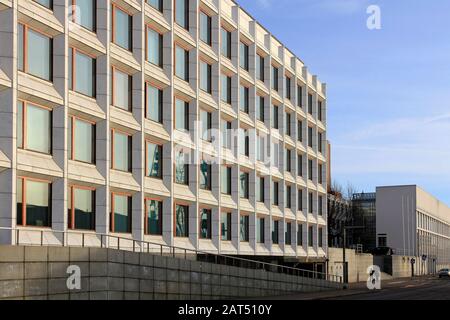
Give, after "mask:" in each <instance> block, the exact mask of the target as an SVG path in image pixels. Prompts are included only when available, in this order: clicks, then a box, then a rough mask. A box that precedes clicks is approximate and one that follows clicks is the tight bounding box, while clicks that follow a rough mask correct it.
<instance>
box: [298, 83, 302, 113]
mask: <svg viewBox="0 0 450 320" xmlns="http://www.w3.org/2000/svg"><path fill="white" fill-rule="evenodd" d="M302 98H303V88H302V87H301V86H297V106H298V107H300V108H302Z"/></svg>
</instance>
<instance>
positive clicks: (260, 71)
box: [256, 55, 264, 81]
mask: <svg viewBox="0 0 450 320" xmlns="http://www.w3.org/2000/svg"><path fill="white" fill-rule="evenodd" d="M256 78H257V79H258V80H261V81H264V57H261V56H260V55H258V56H257V58H256Z"/></svg>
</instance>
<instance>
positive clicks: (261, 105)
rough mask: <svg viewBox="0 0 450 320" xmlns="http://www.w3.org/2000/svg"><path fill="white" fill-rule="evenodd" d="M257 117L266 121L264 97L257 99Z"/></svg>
mask: <svg viewBox="0 0 450 320" xmlns="http://www.w3.org/2000/svg"><path fill="white" fill-rule="evenodd" d="M256 119H257V120H259V121H262V122H264V97H257V99H256Z"/></svg>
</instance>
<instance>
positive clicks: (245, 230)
mask: <svg viewBox="0 0 450 320" xmlns="http://www.w3.org/2000/svg"><path fill="white" fill-rule="evenodd" d="M249 220H250V219H249V216H246V215H241V221H240V227H241V232H240V233H241V242H248V241H249Z"/></svg>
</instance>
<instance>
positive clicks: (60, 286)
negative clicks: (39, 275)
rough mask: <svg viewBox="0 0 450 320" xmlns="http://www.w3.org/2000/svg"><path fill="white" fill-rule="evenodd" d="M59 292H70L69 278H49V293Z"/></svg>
mask: <svg viewBox="0 0 450 320" xmlns="http://www.w3.org/2000/svg"><path fill="white" fill-rule="evenodd" d="M57 293H69V288H68V287H67V279H65V278H59V279H49V280H48V294H57Z"/></svg>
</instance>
